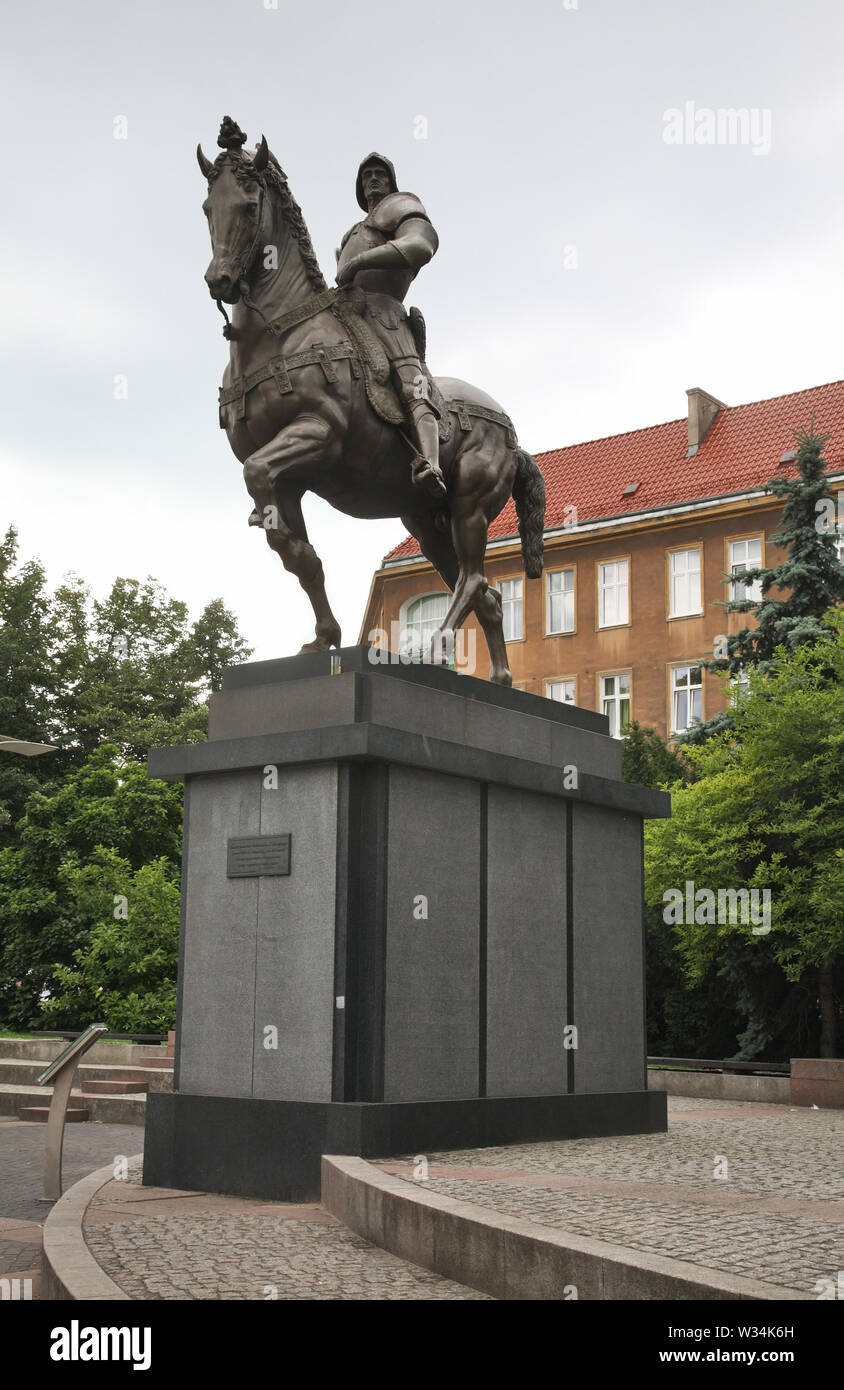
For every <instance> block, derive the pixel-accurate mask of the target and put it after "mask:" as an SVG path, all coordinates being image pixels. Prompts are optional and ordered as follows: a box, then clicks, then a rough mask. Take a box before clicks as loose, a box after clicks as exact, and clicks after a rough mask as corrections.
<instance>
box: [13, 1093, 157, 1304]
mask: <svg viewBox="0 0 844 1390" xmlns="http://www.w3.org/2000/svg"><path fill="white" fill-rule="evenodd" d="M46 1134H47V1131H46V1126H45V1125H39V1124H30V1123H29V1122H27V1121H25V1120H18V1119H15V1118H13V1117H12V1116H6V1115H3V1116H0V1278H2V1277H3V1276H4V1275H6V1276H13V1277H14V1278H15V1279H18V1280H25V1279H29V1280H31V1286H30V1288H29V1289H28V1290H27V1295H31V1296H32V1297H33V1298H37V1297H38V1287H39V1281H40V1260H41V1230H42V1225H43V1222H44V1220H45V1218H46V1216H47V1213H48V1212H49V1210H50V1203H49V1202H42V1201H39V1198H40V1196H41V1193H42V1192H43V1190H44V1189H43V1181H44V1143H45V1140H46ZM142 1141H143V1130H141V1129H139V1128H138V1127H137V1126H136V1125H98V1124H77V1125H68V1127H67V1129H66V1130H65V1136H64V1154H63V1164H62V1173H63V1179H64V1186H65V1189H67V1188H68V1187H71V1186H72V1185H73V1183H75V1182H78V1181H79V1179H80V1178H84V1177H86V1176H87V1174H88V1173H91V1172H93V1170H94V1169H95V1168H102V1167H103V1165H104V1164H105V1163H108V1162H110V1160H111V1159H113V1158H114V1157H115V1155H117V1154H126V1155H130V1154H133V1153H136V1152H137V1149H138V1145H139V1143H141V1142H142ZM20 1287H21V1289H22V1288H23V1284H21V1285H20Z"/></svg>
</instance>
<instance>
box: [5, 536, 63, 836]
mask: <svg viewBox="0 0 844 1390" xmlns="http://www.w3.org/2000/svg"><path fill="white" fill-rule="evenodd" d="M51 627H52V623H51V614H50V602H49V596H48V594H47V588H46V578H45V575H44V570H43V567H42V566H41V565H40V564H39V563H38V562H37V561H34V560H33V561H30V562H29V563H27V564H25V565H21V566H20V567H19V566H18V538H17V532H16V531H15V529H14V527H10V528H9V530H8V531H7V532H6V535H5V536H4V538H3V539H2V541H0V733H3V734H11V735H14V736H16V737H17V738H22V739H26V740H29V741H31V742H33V743H50V742H52V741H53V737H52V736H53V734H54V732H55V727H54V720H53V714H52V698H53V695H54V691H55V672H54V670H53V663H52V637H51ZM60 763H61V760H60V756H59V755H57V754H55V753H47V754H44V755H42V756H41V757H38V758H24V757H22V756H21V755H20V754H14V753H0V846H2V845H3V844H7V843H9V842H10V841H11V839H12V835H13V826H14V823H15V821H16V820H17V819H18V818H19V816H21V815H22V813H23V808H24V805H25V803H26V799H27V797H28V796H29V795H30V793H31V792H33V791H36V790H37V789H38V788H39V787H40V786H43V785H44V784H45V783H49V781H50V780H51V778H52V777H54V776H55V775H56V770H57V767H60Z"/></svg>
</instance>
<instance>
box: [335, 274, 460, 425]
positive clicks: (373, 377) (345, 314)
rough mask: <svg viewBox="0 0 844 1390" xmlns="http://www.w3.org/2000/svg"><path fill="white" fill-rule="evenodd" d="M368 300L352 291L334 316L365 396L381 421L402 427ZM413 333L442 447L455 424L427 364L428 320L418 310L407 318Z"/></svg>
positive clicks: (343, 293)
mask: <svg viewBox="0 0 844 1390" xmlns="http://www.w3.org/2000/svg"><path fill="white" fill-rule="evenodd" d="M365 308H366V298H365V295H364V292H363V290H359V289H356V288H351V289H348V290H343V291H341V292H340V294H338V295H337V298H336V299H335V300H334V302H333V304H332V305H331V310H332V313H333V314H335V315H336V317H337V318H338V319H339V320H340V322H341V323H342V325H343V327H344V328H345V330H346V332H347V333H348V335H349V338H350V340H351V342H352V346H353V347H354V348H355V349H356V350H357V354H358V358H359V360H360V364H361V367H362V368H363V381H364V386H365V388H366V396H367V400H368V401H369V404H370V405H371V406H372V409H373V410H374V411H375V414H376V415H377V416H378V418H379V419H380V420H384V421H385V422H386V424H388V425H403V424H404V422H405V414H404V410H403V408H402V405H401V402H400V400H399V397H398V395H397V393H396V390H395V388H394V386H393V382H392V378H391V375H390V362H389V359H388V357H387V354H386V352H385V351H384V347H383V345H382V343H381V341H380V339H379V338H378V337H377V336H376V334H375V333H373V331H372V329H371V327H370V326H369V324H368V323H367V321H366V318H365V316H364V311H365ZM408 322H409V325H410V331H411V333H412V335H413V341H414V343H415V344H416V351H417V352H418V354H419V361H420V363H421V365H422V370H423V371H424V373H425V377H426V380H427V382H428V399H429V401H430V402H431V403H432V405H433V407H434V412H435V413H436V414H437V415H438V417H439V435H440V443H441V444H447V443H448V441H449V440H450V439H451V435H452V431H453V429H454V422H453V420H452V418H451V415H450V413H449V408H448V405H447V403H446V401H445V399H444V397H443V395H442V392H441V391H440V390H439V388H438V386H437V384H436V382H435V381H434V378H433V377H432V376H431V373H430V371H429V370H428V364H427V363H426V361H425V347H426V332H425V320H424V318H423V317H422V313H421V311H420V310H419V309H416V308H411V310H410V312H409V314H408Z"/></svg>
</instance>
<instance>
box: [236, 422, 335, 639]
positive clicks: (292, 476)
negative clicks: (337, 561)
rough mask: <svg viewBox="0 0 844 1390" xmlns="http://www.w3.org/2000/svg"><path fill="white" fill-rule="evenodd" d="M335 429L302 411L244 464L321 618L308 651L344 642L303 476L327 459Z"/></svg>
mask: <svg viewBox="0 0 844 1390" xmlns="http://www.w3.org/2000/svg"><path fill="white" fill-rule="evenodd" d="M329 439H330V429H329V427H328V425H326V424H325V423H324V422H323V421H321V420H318V419H316V417H311V416H307V417H300V419H299V420H297V421H296V422H295V423H294V424H292V425H288V426H287V428H286V429H283V430H281V431H280V432H279V433H278V434H277V435H276V437H275V439H272V440H271V441H270V443H269V444H266V445H265V446H264V447H263V448H262V449H259V450H257V451H256V452H255V453H254V454H251V455H250V456H249V458H247V460H246V462H245V463H244V465H243V474H244V478H245V479H246V486H247V487H248V489H249V492H250V495H251V496H252V498H253V499H254V502H255V505H256V507H257V509H258V512H259V515H260V516H261V520H262V525H263V527H264V530H265V532H266V537H267V543H268V545H269V547H270V549H271V550H274V551H275V553H276V554H277V555H278V556H279V557H280V559H281V563H282V564H283V565H284V568H285V569H286V570H288V571H289V572H290V573H291V574H295V576H296V578H297V579H298V580H299V583H300V584H301V586H302V588H303V589H304V591H305V593H306V594H307V595H308V598H309V599H310V602H311V607H312V608H313V610H314V617H315V619H316V639H315V641H313V642H307V643H306V644H305V645H304V646H303V647H302V651H303V652H316V651H328V650H329V648H331V647H339V646H340V637H341V634H340V624H339V623H338V621H337V619H336V618H335V616H334V614H333V612H332V611H331V606H330V604H329V602H328V596H327V595H326V592H325V573H324V571H323V568H322V561H321V560H320V558H319V556H318V555H317V553H316V551H315V550H314V548H313V546H312V545H311V543H310V541H309V539H308V532H307V527H306V526H305V518H304V516H303V515H302V493H303V492H304V491H305V485H304V483H303V481H301V479H302V477H303V476H304V475H307V474H309V473H310V472H311V471H312V470H313V469H314V468H315V467H316V466H317V465H318V464H319V463H320V462H322V461H324V455H325V451H326V447H327V445H328V443H329Z"/></svg>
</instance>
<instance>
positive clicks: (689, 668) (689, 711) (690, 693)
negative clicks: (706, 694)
mask: <svg viewBox="0 0 844 1390" xmlns="http://www.w3.org/2000/svg"><path fill="white" fill-rule="evenodd" d="M694 671H697V673H698V680H697V681H696V682H695V683H694V684H692V673H693V672H694ZM680 672H686V673H687V680H686V683H685V685H678V684H677V677H678V675H679V674H680ZM695 694H697V695H698V699H697V701H696V700H695ZM682 696H685V697H686V722H685V724H681V723H680V720H679V718H678V709H679V705H680V697H682ZM695 704H697V705H698V711H697V713H695V711H694V708H693V707H694V705H695ZM696 720H700V721H701V722H702V721H703V667H702V666H697V665H694V664H693V663H692V662H689V663H688V664H687V665H685V666H672V667H671V732H672V734H684V733H686V731H687V730H688V729H690V728H691V727H692V725H693V724H694V723H695V721H696Z"/></svg>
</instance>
